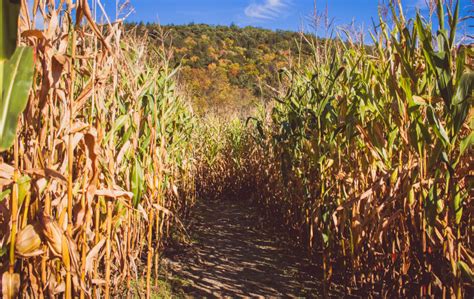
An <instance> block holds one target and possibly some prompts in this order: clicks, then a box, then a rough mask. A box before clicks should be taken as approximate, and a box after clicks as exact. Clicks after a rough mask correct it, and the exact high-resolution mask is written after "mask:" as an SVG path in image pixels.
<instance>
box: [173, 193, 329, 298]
mask: <svg viewBox="0 0 474 299" xmlns="http://www.w3.org/2000/svg"><path fill="white" fill-rule="evenodd" d="M193 220H194V221H193V223H192V226H191V232H190V233H191V236H192V237H193V238H194V240H193V245H192V246H191V247H190V248H189V250H186V251H185V252H181V253H178V254H175V255H172V256H168V257H167V258H166V260H165V261H166V265H167V267H168V272H170V273H172V274H173V275H174V276H177V277H180V278H181V279H183V280H185V281H187V282H188V285H187V286H186V287H184V288H183V290H184V292H185V293H186V294H187V295H190V296H196V297H203V296H205V297H319V296H320V294H321V293H320V292H321V291H322V286H321V284H320V283H319V279H317V277H315V275H312V274H311V273H314V272H315V270H314V268H313V267H311V266H310V265H311V264H310V262H309V260H308V259H307V258H306V257H305V256H304V254H299V253H298V252H296V251H294V250H292V249H291V248H289V246H287V245H284V244H285V243H284V242H283V241H281V240H278V239H276V238H275V235H276V234H277V232H275V231H274V232H269V231H268V230H265V229H263V228H262V225H260V224H259V222H260V221H259V218H258V216H257V214H256V213H255V210H254V208H253V207H250V206H248V204H247V203H246V202H235V201H219V202H214V201H201V202H199V203H198V204H197V206H196V207H195V210H194V219H193ZM168 255H169V254H168Z"/></svg>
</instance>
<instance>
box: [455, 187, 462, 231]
mask: <svg viewBox="0 0 474 299" xmlns="http://www.w3.org/2000/svg"><path fill="white" fill-rule="evenodd" d="M454 192H455V194H454V198H453V212H454V216H455V218H456V224H459V223H461V218H462V210H463V209H462V196H461V191H460V190H459V185H457V184H456V186H455V188H454Z"/></svg>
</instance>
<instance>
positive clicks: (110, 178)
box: [0, 0, 474, 298]
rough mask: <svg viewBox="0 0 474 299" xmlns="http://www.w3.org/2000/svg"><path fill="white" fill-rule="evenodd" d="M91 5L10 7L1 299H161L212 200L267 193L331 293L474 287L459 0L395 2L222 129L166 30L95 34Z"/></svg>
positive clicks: (321, 46)
mask: <svg viewBox="0 0 474 299" xmlns="http://www.w3.org/2000/svg"><path fill="white" fill-rule="evenodd" d="M448 2H449V1H448ZM93 4H94V7H92V8H91V7H90V4H89V2H88V1H87V0H77V1H72V0H68V1H60V2H59V3H58V1H52V0H35V1H33V3H32V5H30V6H29V5H28V4H27V1H10V0H5V1H2V6H0V21H1V24H0V34H1V36H0V39H1V40H0V43H1V44H0V59H1V61H0V90H1V91H2V98H1V102H0V103H1V105H0V134H1V136H0V150H1V154H0V157H1V158H0V159H1V161H0V275H1V276H2V277H1V290H2V297H3V298H16V297H21V298H44V297H56V296H61V297H65V298H72V297H74V298H75V297H80V298H98V297H104V298H109V297H119V296H125V297H128V296H132V295H131V294H130V292H129V291H130V289H131V285H132V284H133V283H135V282H137V281H138V282H140V283H142V288H143V293H144V295H145V296H146V297H147V298H149V297H150V296H151V289H152V288H153V287H154V284H155V283H156V282H157V279H158V277H159V274H160V273H159V272H160V271H159V265H160V258H161V253H162V251H163V249H164V246H165V245H166V239H167V238H168V237H169V236H170V235H172V234H174V233H177V234H178V235H182V236H184V235H186V233H185V225H184V224H183V223H182V222H184V221H185V220H186V219H188V218H189V217H192V213H191V212H190V210H191V208H192V206H193V204H194V202H195V201H196V200H197V199H198V198H199V199H202V200H213V199H216V200H219V199H233V200H239V199H240V198H251V199H252V200H253V201H254V203H255V204H256V206H257V207H258V209H259V213H261V214H262V215H264V216H266V218H267V220H268V223H269V224H275V225H276V226H277V227H279V228H281V230H282V232H284V233H288V234H291V235H293V236H295V240H296V241H297V244H298V246H300V247H301V248H304V249H305V250H306V251H307V252H308V254H310V255H311V257H312V259H314V260H315V261H316V262H317V263H318V264H319V265H321V269H322V272H323V273H324V279H323V289H324V290H323V294H324V295H325V296H328V294H329V293H330V290H331V288H332V287H333V286H334V285H335V284H343V285H344V287H345V288H346V291H347V293H348V294H351V295H360V296H365V295H367V294H371V295H375V296H381V297H394V296H395V297H426V296H435V297H443V298H445V297H456V298H461V297H463V296H467V295H468V294H469V292H472V290H473V288H474V273H473V270H472V269H474V252H473V246H472V244H473V240H472V237H473V225H474V224H473V223H472V219H473V208H472V199H473V198H474V196H473V179H472V178H473V175H474V174H473V162H474V161H473V157H474V155H473V148H472V145H473V143H474V133H473V132H472V129H473V127H474V110H473V106H472V104H473V98H474V97H473V85H474V83H473V82H474V73H473V69H472V68H473V56H474V53H473V51H474V49H473V47H472V45H459V44H458V42H457V41H458V39H457V37H456V33H457V28H458V26H459V23H460V22H462V21H463V20H461V19H460V18H459V10H460V5H459V1H454V3H452V4H447V3H446V4H445V3H443V1H441V0H438V1H436V5H435V8H436V15H435V17H434V18H431V17H427V16H423V15H421V14H419V13H418V14H417V15H416V16H414V17H408V16H405V15H404V10H403V8H402V6H401V4H400V2H399V1H392V2H390V6H389V15H391V19H390V20H387V19H385V18H384V17H383V16H382V15H381V16H380V18H379V22H380V25H379V26H377V27H375V29H374V31H373V33H372V36H371V37H372V45H370V46H367V45H364V43H363V42H362V41H357V40H356V39H353V36H352V34H351V33H350V32H349V31H345V30H340V31H338V32H339V36H338V38H336V39H333V40H330V39H328V40H323V41H321V40H311V41H310V39H306V41H304V40H305V39H304V36H302V40H303V41H302V42H308V43H310V45H311V47H312V56H311V58H310V59H307V60H304V61H301V60H300V61H297V63H295V67H294V68H292V69H282V70H280V71H279V76H280V81H281V82H282V84H281V86H278V87H276V86H275V87H274V92H275V99H274V100H273V101H272V102H270V103H266V104H265V105H262V106H261V107H259V108H258V109H257V111H256V113H255V115H254V116H252V117H250V118H248V119H247V120H239V119H232V120H229V121H225V122H224V121H222V120H221V119H216V118H211V117H207V118H206V117H204V118H200V119H198V118H197V117H196V116H195V115H194V114H193V112H192V109H191V108H190V107H189V105H188V103H187V101H186V95H185V94H186V90H185V88H184V90H182V89H181V88H178V85H177V81H176V79H175V75H176V74H177V73H178V72H179V69H177V68H175V67H174V66H170V64H169V61H170V57H171V55H172V53H170V52H169V51H168V49H167V48H166V47H165V46H164V45H165V42H164V40H165V39H166V38H167V35H166V33H165V32H161V33H160V34H153V36H151V35H150V36H148V35H147V36H138V35H137V34H136V32H135V31H134V30H129V31H126V32H125V31H124V29H123V26H122V25H123V24H122V23H123V22H122V20H120V19H118V20H115V21H111V20H110V19H109V18H107V17H105V18H104V20H103V22H102V23H101V24H99V23H98V22H96V12H97V11H101V10H103V9H104V8H103V7H102V5H101V4H100V1H99V2H96V1H93ZM126 4H127V3H126ZM126 4H125V6H124V7H123V8H124V9H126ZM104 16H105V12H104ZM38 20H41V23H42V28H37V26H36V25H37V23H38ZM296 60H298V59H296Z"/></svg>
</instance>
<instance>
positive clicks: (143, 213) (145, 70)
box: [0, 0, 194, 298]
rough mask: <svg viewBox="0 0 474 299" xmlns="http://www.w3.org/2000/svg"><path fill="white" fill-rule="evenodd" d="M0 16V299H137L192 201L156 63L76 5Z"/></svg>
mask: <svg viewBox="0 0 474 299" xmlns="http://www.w3.org/2000/svg"><path fill="white" fill-rule="evenodd" d="M2 5H3V7H2V8H1V9H2V11H1V14H0V19H1V20H2V22H3V23H2V47H4V48H6V49H7V51H4V49H2V51H3V52H4V53H2V68H3V67H5V68H8V67H11V68H13V67H12V66H10V64H9V61H8V60H7V62H6V63H5V66H4V59H10V60H12V61H13V64H14V65H16V66H19V67H18V72H17V76H16V77H13V79H12V81H14V82H13V84H16V85H14V86H13V91H14V93H15V92H17V94H13V95H12V100H11V101H10V100H9V98H8V97H7V94H6V91H7V86H6V85H4V86H3V90H4V91H3V101H2V108H1V109H2V130H4V131H2V140H1V142H2V146H1V148H2V150H3V151H4V152H3V154H2V162H1V164H0V169H1V170H0V177H1V180H0V188H1V191H2V192H1V199H0V211H1V212H0V219H1V221H0V224H1V225H0V229H1V233H0V257H1V258H0V269H1V270H0V272H1V273H2V294H3V298H15V297H17V296H21V297H33V298H44V297H55V296H59V295H60V296H63V297H65V298H72V297H80V298H86V297H87V298H90V297H95V298H96V297H105V298H109V297H110V296H118V295H121V294H120V293H118V292H119V291H120V290H123V289H124V286H126V287H127V289H130V283H131V281H135V280H138V279H140V278H141V277H146V290H147V295H148V296H149V295H150V288H151V287H152V285H151V284H152V283H153V281H155V280H154V279H155V278H156V276H157V275H158V266H157V265H158V262H159V253H160V250H161V248H162V246H163V240H164V238H165V236H166V235H167V234H169V233H170V229H177V230H179V229H180V226H179V222H178V221H179V220H178V218H177V215H178V214H179V215H181V214H182V213H185V212H186V209H187V207H189V206H190V205H191V203H192V202H193V201H194V191H193V185H194V183H193V175H192V173H193V169H194V168H193V163H192V153H193V148H192V145H191V144H190V140H191V139H190V136H191V131H192V128H193V122H194V121H193V116H192V113H191V111H190V109H189V108H188V106H187V104H186V103H185V102H184V100H183V98H182V97H181V96H180V95H179V93H178V91H177V90H176V86H175V82H174V79H173V75H174V72H175V71H174V70H173V69H171V68H170V67H169V66H168V64H167V60H166V59H167V57H168V56H167V55H168V53H167V52H166V50H165V49H163V48H160V47H154V48H151V47H149V45H150V44H151V43H150V42H149V38H148V37H143V36H140V37H138V36H134V34H133V32H128V33H127V34H126V35H125V33H124V32H123V31H122V27H121V23H120V22H114V23H111V22H110V21H108V19H107V22H105V23H104V24H105V25H98V24H97V23H96V22H94V16H93V15H92V11H91V8H90V7H89V4H88V2H87V1H83V0H80V1H66V2H64V1H61V2H60V3H58V2H57V1H34V3H33V9H32V10H29V9H27V6H26V3H25V2H23V1H22V5H21V10H20V5H19V4H15V3H14V1H2ZM97 9H99V8H97ZM18 14H20V18H19V23H18V24H19V26H18V27H17V26H16V24H17V23H16V22H17V19H16V16H18ZM5 18H6V22H8V24H5V21H4V19H5ZM37 19H41V20H42V22H43V23H44V28H41V29H36V28H35V24H36V21H35V20H37ZM5 25H6V26H5ZM5 32H6V34H5ZM17 32H20V33H21V34H20V36H21V38H19V39H18V41H17V40H16V36H17ZM17 44H18V45H21V47H18V48H17V50H16V51H15V50H14V49H11V48H14V47H15V46H16V45H17ZM14 51H15V52H14ZM13 52H14V53H15V54H13V55H12V53H13ZM20 55H22V56H20ZM10 57H11V58H10ZM17 62H18V63H17ZM152 66H153V67H152ZM2 74H5V76H7V75H9V74H10V72H8V71H7V70H6V69H5V71H3V69H2ZM15 80H16V81H15ZM3 82H7V81H6V80H3ZM8 82H9V81H8ZM28 87H31V92H29V94H28ZM20 106H22V107H20ZM23 109H24V112H22V111H23ZM5 115H6V121H5V122H4V121H3V117H5ZM18 115H20V117H19V120H18V128H15V127H16V122H17V117H18ZM4 123H6V125H4ZM15 129H16V134H15ZM7 138H9V139H11V141H10V145H6V144H7V143H8V140H6V139H7ZM11 144H13V147H12V149H9V147H10V146H11ZM132 223H133V225H131V224H132Z"/></svg>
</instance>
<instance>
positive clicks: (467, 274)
mask: <svg viewBox="0 0 474 299" xmlns="http://www.w3.org/2000/svg"><path fill="white" fill-rule="evenodd" d="M457 264H458V268H459V269H460V270H461V274H462V276H463V278H464V280H466V281H469V282H471V283H472V282H474V273H473V272H472V270H471V268H470V267H469V266H468V265H467V264H466V263H465V262H463V261H458V263H457Z"/></svg>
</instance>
